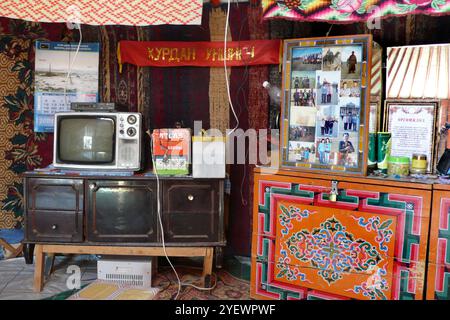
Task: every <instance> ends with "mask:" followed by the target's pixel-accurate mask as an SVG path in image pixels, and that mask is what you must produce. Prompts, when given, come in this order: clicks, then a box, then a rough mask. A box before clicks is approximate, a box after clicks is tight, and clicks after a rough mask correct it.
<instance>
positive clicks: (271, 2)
mask: <svg viewBox="0 0 450 320" xmlns="http://www.w3.org/2000/svg"><path fill="white" fill-rule="evenodd" d="M262 7H263V17H264V19H289V20H298V21H329V22H336V21H339V22H358V21H365V20H373V19H375V17H388V16H395V15H405V14H426V15H443V14H449V13H450V1H446V0H373V1H370V0H327V1H324V0H285V1H276V0H263V1H262Z"/></svg>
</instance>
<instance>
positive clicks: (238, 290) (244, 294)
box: [44, 266, 250, 300]
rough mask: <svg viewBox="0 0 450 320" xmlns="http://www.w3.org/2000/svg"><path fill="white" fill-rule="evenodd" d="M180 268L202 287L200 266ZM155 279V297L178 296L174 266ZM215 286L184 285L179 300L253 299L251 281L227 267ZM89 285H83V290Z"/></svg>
mask: <svg viewBox="0 0 450 320" xmlns="http://www.w3.org/2000/svg"><path fill="white" fill-rule="evenodd" d="M176 270H177V272H178V276H179V277H180V280H181V282H182V283H189V284H193V285H196V286H199V287H201V283H200V274H201V269H200V268H193V267H178V266H177V267H176ZM216 279H217V283H216ZM152 282H153V287H157V288H159V289H160V291H159V293H158V294H157V295H156V296H155V298H154V300H171V299H175V297H176V295H177V292H178V282H177V278H176V276H175V274H174V272H173V271H172V269H171V268H170V267H159V269H158V273H157V274H156V275H155V276H154V279H153V281H152ZM212 286H214V289H212V290H210V291H201V290H198V289H196V288H194V287H190V286H182V287H181V291H180V294H179V296H178V299H177V300H250V283H249V281H246V280H242V279H239V278H237V277H234V276H233V275H231V274H230V273H229V272H228V271H226V270H224V269H220V270H218V271H216V272H214V275H213V279H212ZM85 287H86V285H83V286H82V287H81V289H80V290H82V289H83V288H85ZM78 291H79V290H77V291H65V292H62V293H59V294H57V295H54V296H52V297H49V298H45V299H44V300H66V299H68V298H69V297H71V296H72V295H75V294H76V293H77V292H78Z"/></svg>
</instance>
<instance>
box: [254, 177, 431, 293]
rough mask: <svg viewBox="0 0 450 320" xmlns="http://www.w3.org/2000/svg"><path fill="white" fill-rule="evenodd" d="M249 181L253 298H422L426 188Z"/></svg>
mask: <svg viewBox="0 0 450 320" xmlns="http://www.w3.org/2000/svg"><path fill="white" fill-rule="evenodd" d="M255 181H256V183H258V186H257V189H258V193H257V197H256V199H255V201H258V203H257V205H255V207H254V208H255V210H257V211H256V212H255V215H254V222H253V223H254V228H253V246H252V281H251V293H252V294H251V295H252V297H254V298H258V299H287V300H301V299H308V300H310V299H311V300H316V299H339V300H344V299H370V300H385V299H390V300H414V299H422V296H423V288H424V276H425V275H424V266H425V257H424V252H425V251H424V249H425V248H426V246H427V236H428V235H427V231H426V230H428V228H427V227H426V225H428V223H429V219H428V218H427V217H424V216H423V215H424V212H426V211H427V210H428V207H427V203H426V202H425V201H424V199H428V198H427V197H428V196H429V194H430V193H431V192H427V193H426V194H425V192H424V193H423V194H422V195H420V193H417V195H411V194H406V193H408V192H405V194H402V192H401V191H402V189H395V190H397V191H398V192H396V193H390V192H379V191H371V190H370V189H371V188H370V185H360V187H361V189H359V188H353V189H345V190H340V193H339V196H338V198H337V201H336V202H331V201H330V200H329V193H330V188H327V187H323V186H320V185H314V184H301V183H293V182H292V183H291V182H282V181H276V180H271V179H267V180H265V178H264V176H261V180H258V179H255ZM356 186H357V185H356ZM405 191H406V190H405ZM424 226H425V227H424ZM424 232H425V233H426V234H425V233H424Z"/></svg>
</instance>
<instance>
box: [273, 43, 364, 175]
mask: <svg viewBox="0 0 450 320" xmlns="http://www.w3.org/2000/svg"><path fill="white" fill-rule="evenodd" d="M372 46H373V42H372V36H371V35H354V36H336V37H323V38H306V39H289V40H284V46H283V49H284V51H283V81H282V83H283V90H282V108H281V119H282V121H281V137H280V142H281V144H280V146H281V150H280V151H281V152H280V166H281V168H282V169H288V170H291V169H292V170H299V171H309V172H324V171H325V172H330V173H335V174H344V175H366V173H367V157H368V132H369V130H368V129H369V126H368V123H369V111H370V107H369V104H370V84H371V74H370V70H371V60H372V59H371V57H372Z"/></svg>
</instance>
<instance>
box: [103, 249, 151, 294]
mask: <svg viewBox="0 0 450 320" xmlns="http://www.w3.org/2000/svg"><path fill="white" fill-rule="evenodd" d="M157 268H158V258H157V257H129V256H125V257H121V256H103V257H101V258H100V259H99V260H98V262H97V277H98V279H99V280H106V281H111V282H115V283H119V284H128V285H132V286H139V287H151V286H152V275H154V274H155V273H156V270H157Z"/></svg>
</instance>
